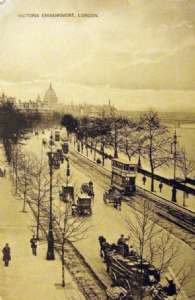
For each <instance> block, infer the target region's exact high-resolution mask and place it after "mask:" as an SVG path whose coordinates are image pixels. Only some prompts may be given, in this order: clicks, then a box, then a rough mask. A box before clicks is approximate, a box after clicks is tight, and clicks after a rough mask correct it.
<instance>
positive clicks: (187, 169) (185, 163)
mask: <svg viewBox="0 0 195 300" xmlns="http://www.w3.org/2000/svg"><path fill="white" fill-rule="evenodd" d="M177 166H178V168H179V169H180V172H181V174H182V176H183V179H184V186H185V183H186V179H187V178H188V176H189V175H191V174H192V172H193V171H194V170H195V163H194V161H192V160H189V159H188V158H187V157H186V153H185V150H183V149H182V150H181V153H180V159H179V160H178V161H177ZM186 198H187V193H186V191H184V192H183V206H186Z"/></svg>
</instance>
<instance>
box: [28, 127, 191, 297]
mask: <svg viewBox="0 0 195 300" xmlns="http://www.w3.org/2000/svg"><path fill="white" fill-rule="evenodd" d="M49 134H50V132H46V134H45V135H42V134H40V135H39V136H33V137H32V138H31V139H30V140H28V141H27V145H26V146H25V148H26V149H27V150H28V151H32V152H33V153H35V154H36V155H38V156H40V154H41V147H42V146H41V141H42V138H43V137H45V136H47V137H49ZM71 156H72V161H71ZM81 160H82V158H81V157H80V156H78V154H76V153H72V154H71V155H70V166H71V179H72V182H73V183H74V184H75V186H76V189H77V190H78V189H79V187H80V185H81V184H82V183H83V182H88V181H89V180H90V179H92V180H93V182H94V191H95V199H94V203H93V208H92V209H93V214H92V216H91V217H89V222H90V224H91V230H90V231H88V233H87V238H86V239H85V240H81V241H79V242H77V243H76V247H77V248H78V249H79V251H80V252H81V253H82V255H83V256H84V257H85V259H86V261H87V262H88V263H89V264H90V266H91V267H92V268H93V269H94V271H95V272H96V273H97V274H98V276H99V277H100V278H101V279H102V280H103V281H104V282H105V283H106V284H108V285H109V284H110V282H111V281H110V278H109V276H108V275H107V273H106V271H105V269H106V268H105V265H104V264H103V262H102V260H101V258H100V256H99V242H98V237H99V236H100V235H104V236H105V237H106V238H107V240H108V241H109V242H111V243H113V242H116V241H117V239H118V237H119V236H120V235H121V234H125V235H128V234H129V233H128V230H127V227H126V222H125V219H126V218H131V219H132V220H134V219H135V215H134V212H133V209H132V208H131V207H129V206H128V205H127V204H126V203H123V204H122V210H121V211H119V210H116V209H114V208H113V206H109V205H105V204H104V202H103V192H104V190H105V188H106V186H107V184H109V182H108V178H103V175H102V176H100V175H99V173H98V172H96V168H95V166H94V167H93V168H92V167H91V165H90V164H88V163H87V161H86V160H85V167H84V166H83V164H81ZM65 170H66V162H64V164H63V165H61V168H60V173H61V176H64V182H65V175H64V174H65ZM56 173H59V171H57V172H56ZM58 201H59V202H58ZM55 202H56V204H57V203H59V205H62V203H60V200H58V199H57V198H56V200H55ZM172 239H174V241H175V243H176V245H177V248H178V256H177V259H176V260H175V262H174V264H173V265H172V266H171V269H172V270H173V272H174V274H177V272H178V270H179V269H180V268H181V267H182V266H183V265H184V263H185V264H186V265H192V266H193V265H195V251H194V250H193V249H192V248H191V247H190V246H188V245H187V244H186V243H185V242H183V241H182V240H180V239H178V238H176V237H175V236H172ZM194 280H195V270H193V273H192V274H191V277H190V278H189V282H188V284H187V285H186V286H185V292H186V293H187V294H188V295H189V296H191V297H190V299H195V286H194Z"/></svg>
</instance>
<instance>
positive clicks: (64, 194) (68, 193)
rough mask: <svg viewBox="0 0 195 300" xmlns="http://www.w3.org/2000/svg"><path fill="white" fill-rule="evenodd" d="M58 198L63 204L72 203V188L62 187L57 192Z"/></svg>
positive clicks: (70, 186) (71, 186) (69, 186)
mask: <svg viewBox="0 0 195 300" xmlns="http://www.w3.org/2000/svg"><path fill="white" fill-rule="evenodd" d="M59 197H60V200H61V201H63V202H74V186H73V185H67V186H62V190H61V191H60V192H59Z"/></svg>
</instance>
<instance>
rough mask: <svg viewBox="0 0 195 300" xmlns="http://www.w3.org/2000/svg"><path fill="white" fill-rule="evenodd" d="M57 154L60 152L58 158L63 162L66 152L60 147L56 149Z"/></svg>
mask: <svg viewBox="0 0 195 300" xmlns="http://www.w3.org/2000/svg"><path fill="white" fill-rule="evenodd" d="M56 152H57V154H58V159H59V160H60V161H61V163H63V162H64V154H63V151H62V149H61V148H58V149H57V150H56Z"/></svg>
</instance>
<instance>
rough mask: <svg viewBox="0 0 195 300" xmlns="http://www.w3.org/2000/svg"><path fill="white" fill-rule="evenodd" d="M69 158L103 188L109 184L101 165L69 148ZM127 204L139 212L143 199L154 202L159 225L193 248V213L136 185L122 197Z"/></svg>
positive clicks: (107, 176)
mask: <svg viewBox="0 0 195 300" xmlns="http://www.w3.org/2000/svg"><path fill="white" fill-rule="evenodd" d="M70 160H71V163H72V164H73V165H74V167H75V168H76V169H78V170H79V171H81V169H82V172H83V173H85V174H86V175H88V176H91V178H93V180H94V181H98V185H99V186H100V187H101V188H102V189H105V188H107V187H108V186H109V185H110V177H111V173H110V171H109V170H106V169H104V168H103V167H102V166H99V165H97V164H96V163H95V162H93V161H91V160H90V159H88V158H86V157H85V156H83V155H81V154H79V153H77V152H75V151H73V150H71V151H70ZM124 199H125V200H126V202H127V204H128V205H129V206H131V207H132V208H133V209H136V210H138V211H140V212H141V207H142V204H143V200H144V199H147V200H149V201H151V202H152V203H153V204H154V208H155V213H156V214H157V215H158V216H159V217H160V223H161V226H162V227H163V228H165V229H167V228H170V227H171V228H172V231H173V234H174V235H175V236H176V237H178V238H179V239H181V240H183V241H184V242H185V243H187V244H188V245H189V246H190V247H191V248H193V249H195V239H194V234H195V213H193V212H191V211H189V210H188V209H185V208H183V207H180V206H178V205H177V204H175V203H172V202H169V201H168V200H165V199H163V198H160V197H157V196H156V195H154V194H152V193H150V192H148V191H145V190H144V189H142V188H141V187H137V192H136V195H134V196H131V197H124Z"/></svg>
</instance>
